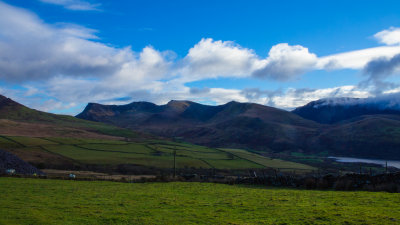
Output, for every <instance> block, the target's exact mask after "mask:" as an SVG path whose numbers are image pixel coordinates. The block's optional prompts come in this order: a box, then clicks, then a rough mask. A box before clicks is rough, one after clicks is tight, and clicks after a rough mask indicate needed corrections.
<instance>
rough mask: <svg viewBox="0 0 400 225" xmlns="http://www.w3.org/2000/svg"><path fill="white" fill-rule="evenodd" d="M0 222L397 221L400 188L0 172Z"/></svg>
mask: <svg viewBox="0 0 400 225" xmlns="http://www.w3.org/2000/svg"><path fill="white" fill-rule="evenodd" d="M0 193H1V194H0V224H399V222H400V214H399V211H400V194H391V193H382V192H380V193H378V192H339V191H309V190H292V189H275V188H274V189H268V188H263V187H248V186H231V185H224V184H213V183H143V184H138V183H135V184H128V183H115V182H105V181H101V182H100V181H95V182H93V181H91V182H90V181H68V180H42V179H23V178H0Z"/></svg>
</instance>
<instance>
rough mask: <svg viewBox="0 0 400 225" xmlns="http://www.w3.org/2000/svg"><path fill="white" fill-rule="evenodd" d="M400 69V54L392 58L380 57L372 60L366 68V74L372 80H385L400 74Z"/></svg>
mask: <svg viewBox="0 0 400 225" xmlns="http://www.w3.org/2000/svg"><path fill="white" fill-rule="evenodd" d="M399 69H400V54H397V55H395V56H393V57H391V58H387V57H380V58H377V59H374V60H371V61H370V62H368V63H367V65H365V67H364V73H365V74H368V75H369V76H370V78H371V79H383V78H386V77H388V76H389V75H392V74H393V73H396V72H398V71H399Z"/></svg>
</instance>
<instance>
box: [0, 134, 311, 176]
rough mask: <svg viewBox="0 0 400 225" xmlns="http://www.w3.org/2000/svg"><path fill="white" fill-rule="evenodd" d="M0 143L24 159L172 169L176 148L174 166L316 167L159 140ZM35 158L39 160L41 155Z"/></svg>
mask: <svg viewBox="0 0 400 225" xmlns="http://www.w3.org/2000/svg"><path fill="white" fill-rule="evenodd" d="M0 146H1V147H3V148H5V149H8V150H10V151H11V152H12V151H15V152H17V153H18V156H20V157H21V158H23V159H24V156H25V155H24V154H29V157H26V158H27V160H28V161H29V160H32V158H34V157H33V156H32V155H38V154H39V153H40V152H43V153H46V154H53V155H56V156H58V157H60V156H61V157H63V158H65V159H68V160H72V161H74V162H76V163H79V164H87V165H119V164H134V165H140V166H147V167H156V168H172V167H173V162H174V151H176V166H177V168H205V169H210V168H215V169H261V168H275V169H282V170H290V171H293V170H297V171H301V172H309V171H312V170H315V168H313V167H310V166H307V165H304V164H300V163H293V162H289V161H283V160H278V159H270V158H267V157H263V156H261V155H258V154H254V153H250V152H247V151H244V150H237V149H215V148H207V147H204V146H198V145H192V144H187V143H176V142H170V141H162V140H148V141H142V142H126V141H119V140H96V139H85V138H60V137H46V138H43V137H14V136H2V137H0ZM36 158H39V159H38V160H41V159H40V157H36ZM36 158H35V159H36ZM34 163H35V162H34ZM37 163H38V162H36V164H37ZM43 163H46V162H43Z"/></svg>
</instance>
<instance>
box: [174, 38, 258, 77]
mask: <svg viewBox="0 0 400 225" xmlns="http://www.w3.org/2000/svg"><path fill="white" fill-rule="evenodd" d="M180 63H181V65H179V66H181V67H182V68H179V69H178V72H179V73H180V74H182V75H184V77H183V79H184V80H185V81H191V80H198V79H206V78H216V77H246V76H249V75H250V73H251V71H253V70H254V69H255V68H257V66H258V64H259V60H258V58H257V55H255V53H254V52H253V51H252V50H250V49H247V48H243V47H241V46H239V45H237V44H235V43H234V42H231V41H214V40H213V39H211V38H207V39H202V40H201V41H200V42H199V43H197V44H196V45H195V46H194V47H193V48H191V49H190V50H189V52H188V54H187V55H186V57H185V58H184V59H183V61H182V62H180Z"/></svg>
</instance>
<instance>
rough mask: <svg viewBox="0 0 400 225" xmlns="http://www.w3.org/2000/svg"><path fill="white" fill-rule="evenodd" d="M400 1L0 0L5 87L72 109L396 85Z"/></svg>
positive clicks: (353, 92)
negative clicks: (132, 102)
mask: <svg viewBox="0 0 400 225" xmlns="http://www.w3.org/2000/svg"><path fill="white" fill-rule="evenodd" d="M399 6H400V2H398V1H379V3H377V2H376V1H183V0H182V1H144V0H143V1H101V0H92V1H85V0H30V1H26V0H12V1H11V0H6V1H0V93H1V94H3V95H6V96H8V97H11V98H14V99H16V100H17V101H20V102H21V103H23V104H25V105H28V106H30V107H33V108H36V109H40V110H44V111H49V112H55V113H66V114H76V113H78V112H79V111H81V110H82V109H83V107H84V106H85V105H86V104H87V102H100V103H104V104H126V103H129V102H131V101H142V100H143V101H151V102H155V103H157V104H164V103H166V102H168V101H169V100H171V99H187V100H193V101H197V102H202V103H207V104H223V103H226V102H228V101H231V100H235V101H241V102H256V103H260V104H265V105H270V106H275V107H279V108H283V109H292V108H294V107H297V106H301V105H303V104H305V103H307V102H309V101H312V100H316V99H319V98H329V97H374V96H378V95H385V94H388V93H396V92H398V91H400V88H399V87H398V84H399V83H398V77H397V76H398V69H399V68H398V67H399V66H398V65H397V64H398V63H397V60H396V56H397V55H398V54H400V29H399V28H397V27H399V26H400V14H398V10H397V9H398V8H399ZM1 21H2V22H1Z"/></svg>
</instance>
